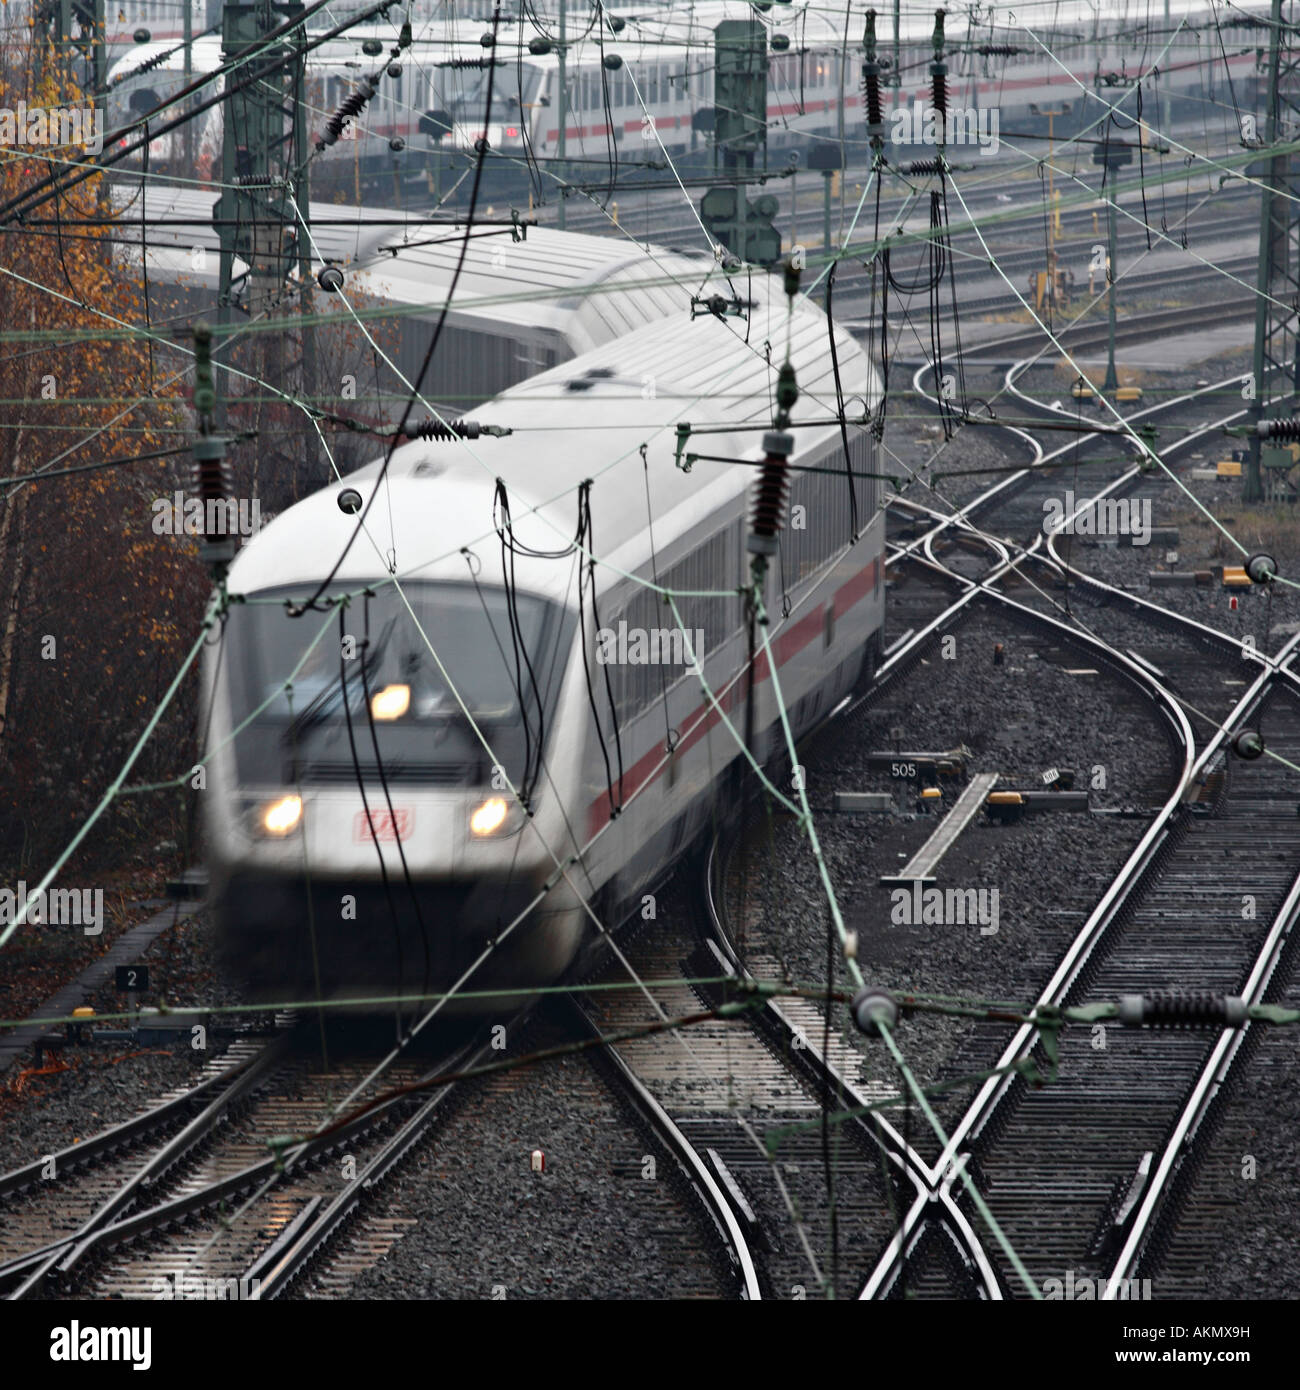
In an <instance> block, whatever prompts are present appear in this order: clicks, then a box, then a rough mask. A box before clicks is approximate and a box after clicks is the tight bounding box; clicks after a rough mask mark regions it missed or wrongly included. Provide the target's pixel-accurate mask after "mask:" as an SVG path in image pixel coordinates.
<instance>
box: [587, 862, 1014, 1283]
mask: <svg viewBox="0 0 1300 1390" xmlns="http://www.w3.org/2000/svg"><path fill="white" fill-rule="evenodd" d="M731 843H732V841H731V838H730V837H727V838H725V839H724V840H723V841H722V842H721V845H720V846H719V845H715V847H714V850H715V852H714V853H713V854H711V855H710V856H709V859H708V863H707V866H706V868H705V878H706V883H705V890H704V892H703V893H702V894H701V895H700V898H699V899H698V900H697V899H695V898H694V896H693V895H691V896H687V894H686V893H684V892H679V893H674V894H673V895H672V896H671V897H670V898H665V899H661V906H662V907H663V908H664V909H665V910H664V911H663V912H662V913H661V914H660V920H659V921H658V922H657V924H656V930H655V931H654V932H653V933H650V932H646V933H642V934H639V935H638V936H636V937H634V938H633V939H632V940H631V941H629V942H625V943H623V944H622V951H621V961H622V963H623V966H624V969H626V970H627V971H629V972H630V973H631V976H632V978H633V979H635V980H640V981H647V980H650V981H664V980H674V979H680V980H682V981H683V983H674V984H671V985H667V986H665V985H655V986H653V987H648V988H647V989H646V990H645V991H644V992H640V991H619V992H607V991H601V992H599V993H593V994H591V995H587V996H583V997H581V998H580V999H579V1000H578V1001H577V1002H576V1004H575V1007H577V1008H579V1009H580V1010H581V1012H582V1015H583V1017H584V1018H585V1019H586V1020H587V1023H588V1026H589V1027H590V1028H591V1029H592V1030H593V1031H594V1032H598V1033H599V1034H600V1035H602V1036H608V1035H610V1034H616V1033H619V1032H622V1031H625V1030H628V1029H629V1028H634V1027H636V1026H637V1025H638V1024H639V1023H642V1022H644V1021H645V1019H646V1017H647V1008H646V1004H647V999H649V1000H650V1001H651V1016H653V1017H661V1018H672V1017H679V1016H689V1015H691V1014H694V1013H698V1012H699V1011H700V1010H701V1007H702V1006H704V1007H709V1006H716V1005H719V1004H722V1003H724V1002H726V1001H728V1000H730V1001H735V1000H737V999H743V998H745V997H747V996H746V990H747V986H750V985H752V981H753V977H752V976H751V975H750V974H749V972H748V970H747V969H746V967H745V966H743V965H742V964H741V963H740V961H739V959H738V958H737V956H736V955H735V949H734V947H733V945H732V942H731V939H730V935H729V930H728V926H727V923H726V915H725V910H724V909H723V908H721V907H720V906H719V904H720V903H721V901H722V895H721V894H720V893H715V891H714V889H715V888H716V887H717V886H718V884H719V876H720V875H723V874H725V867H723V865H724V861H725V857H726V855H727V853H728V846H729V845H730V844H731ZM719 850H720V854H719ZM668 922H671V923H672V924H673V925H672V926H668V925H667V923H668ZM753 964H755V966H756V967H757V968H759V969H760V970H762V971H763V972H764V973H765V974H767V973H768V971H769V970H771V969H772V968H774V967H775V962H770V961H757V962H753ZM608 973H609V974H611V975H615V976H617V975H620V974H621V973H622V972H621V971H620V969H619V967H618V966H615V965H612V964H611V965H610V966H609V967H608ZM719 973H721V974H723V975H724V976H726V977H727V981H728V983H727V984H725V985H723V986H721V987H718V986H710V985H703V984H701V985H691V984H689V983H685V982H684V981H689V980H690V979H692V978H695V979H701V978H704V977H716V976H717V975H718V974H719ZM769 978H770V976H769ZM749 997H750V999H751V1002H754V1003H755V1004H758V1003H759V1001H757V1000H754V998H753V996H752V995H751V996H749ZM822 1029H823V1016H822V1015H821V1014H820V1013H818V1012H817V1010H816V1009H815V1008H813V1007H812V1006H811V1005H810V1004H809V1003H808V1002H807V1001H806V1000H803V999H798V998H789V997H783V998H781V999H779V1000H771V999H769V1000H766V1001H763V1002H761V1007H759V1008H757V1009H756V1011H755V1012H754V1014H753V1016H752V1017H748V1018H747V1019H746V1020H736V1021H724V1020H721V1019H718V1020H711V1021H708V1022H703V1023H699V1024H697V1025H695V1026H693V1027H691V1028H690V1029H689V1030H682V1031H681V1032H680V1033H678V1032H676V1031H673V1032H662V1033H657V1034H655V1035H654V1036H653V1037H647V1038H643V1039H637V1040H634V1041H629V1042H624V1043H619V1044H616V1045H615V1046H614V1047H613V1048H612V1049H611V1052H612V1055H613V1057H614V1060H615V1065H616V1066H617V1067H618V1069H619V1071H620V1072H621V1073H622V1074H623V1075H624V1077H625V1078H626V1079H627V1080H628V1082H629V1084H632V1085H634V1086H635V1087H636V1088H637V1090H638V1091H639V1092H640V1093H641V1095H642V1098H641V1099H640V1101H639V1102H638V1103H639V1104H640V1105H642V1106H647V1107H649V1108H651V1109H653V1111H654V1112H655V1113H656V1114H658V1115H659V1116H661V1117H662V1118H661V1120H660V1122H661V1123H663V1120H664V1119H669V1117H671V1118H670V1119H669V1123H671V1125H672V1126H673V1128H674V1129H675V1130H676V1132H677V1133H678V1134H679V1135H680V1136H681V1137H680V1139H679V1140H677V1141H676V1148H677V1151H678V1156H679V1158H680V1159H681V1160H682V1162H683V1164H684V1165H685V1167H686V1168H687V1170H688V1172H689V1173H690V1175H691V1179H692V1181H693V1183H694V1184H695V1185H696V1187H697V1189H698V1190H699V1191H700V1193H701V1196H702V1200H704V1201H705V1202H706V1204H707V1205H708V1207H709V1209H710V1211H711V1214H712V1216H713V1218H714V1220H715V1221H716V1222H717V1223H718V1226H719V1228H720V1229H724V1230H725V1231H726V1232H727V1238H728V1241H729V1243H730V1245H731V1247H732V1249H733V1251H734V1252H735V1253H734V1255H733V1258H734V1259H735V1261H736V1264H737V1266H738V1268H740V1269H742V1270H744V1271H745V1294H746V1296H747V1297H759V1296H766V1297H776V1298H803V1297H817V1296H826V1295H827V1294H828V1293H829V1291H830V1289H831V1288H832V1286H834V1287H837V1288H839V1290H840V1292H841V1293H842V1292H843V1290H844V1289H845V1288H847V1287H850V1286H853V1287H855V1286H856V1282H857V1279H858V1277H860V1276H859V1275H858V1273H857V1272H856V1269H855V1266H856V1265H857V1264H858V1263H860V1261H861V1252H862V1250H864V1249H869V1248H871V1244H872V1242H873V1239H878V1238H879V1237H880V1235H881V1234H882V1233H883V1232H884V1230H886V1229H887V1227H888V1224H889V1223H888V1212H889V1211H890V1209H891V1206H893V1205H896V1204H897V1203H898V1200H899V1194H900V1193H906V1194H908V1197H907V1198H906V1199H910V1197H912V1196H916V1195H919V1194H925V1193H928V1192H929V1190H930V1186H931V1184H932V1182H933V1178H934V1175H933V1174H931V1172H930V1171H929V1166H928V1165H927V1164H926V1163H925V1161H924V1160H923V1159H922V1158H921V1156H920V1154H919V1152H918V1151H917V1150H916V1149H915V1148H914V1147H913V1146H911V1145H910V1144H908V1143H907V1142H906V1140H905V1139H904V1137H903V1136H902V1135H900V1134H899V1132H898V1131H897V1129H896V1128H895V1127H894V1126H893V1125H892V1124H891V1123H890V1122H888V1121H887V1120H883V1119H881V1118H880V1117H879V1116H877V1115H874V1114H873V1115H870V1116H866V1117H863V1116H858V1117H856V1118H854V1119H852V1120H851V1121H850V1122H848V1123H847V1124H846V1125H845V1126H844V1127H843V1130H842V1131H841V1130H840V1128H839V1127H838V1126H836V1127H835V1129H834V1135H835V1138H834V1144H835V1157H834V1167H835V1179H834V1183H833V1189H834V1192H835V1198H834V1202H833V1203H832V1200H831V1197H830V1186H829V1185H828V1181H827V1176H826V1169H825V1164H826V1162H827V1161H828V1157H827V1155H828V1151H827V1150H824V1148H823V1142H824V1141H823V1136H822V1131H821V1123H820V1121H821V1115H822V1108H823V1105H825V1104H828V1103H829V1104H832V1105H836V1106H849V1107H859V1108H861V1107H867V1106H868V1105H869V1104H870V1103H871V1101H870V1097H869V1094H868V1093H867V1092H865V1091H864V1090H863V1089H862V1088H861V1087H860V1086H859V1085H858V1084H857V1082H856V1081H855V1080H854V1073H855V1072H856V1067H857V1063H858V1059H857V1057H856V1055H855V1054H854V1053H852V1052H851V1051H850V1050H849V1049H847V1048H846V1047H845V1045H844V1044H843V1043H842V1042H841V1041H840V1040H839V1039H838V1038H834V1039H833V1041H832V1043H831V1047H830V1050H829V1055H828V1054H827V1052H826V1051H825V1050H824V1049H823V1046H822V1042H821V1035H822ZM774 1136H775V1142H774V1143H773V1144H771V1145H769V1140H771V1139H773V1137H774ZM941 1200H943V1201H944V1203H945V1205H944V1210H945V1212H946V1213H947V1217H948V1221H947V1223H946V1224H945V1232H946V1234H947V1237H948V1241H949V1267H948V1268H947V1269H946V1271H945V1286H946V1287H948V1288H949V1290H950V1292H952V1293H954V1294H956V1295H958V1296H965V1295H976V1294H977V1295H978V1296H982V1297H988V1298H999V1297H1001V1290H1000V1288H999V1286H998V1284H997V1281H996V1279H995V1278H994V1277H993V1273H992V1269H991V1267H990V1266H989V1265H988V1264H987V1262H986V1261H985V1260H984V1259H983V1253H982V1250H981V1248H980V1245H979V1242H978V1241H977V1240H975V1239H974V1236H973V1233H972V1232H971V1229H970V1226H969V1222H968V1221H967V1220H966V1218H965V1217H964V1216H963V1215H962V1214H961V1213H960V1212H958V1211H957V1209H956V1208H955V1206H952V1205H951V1204H950V1202H948V1201H947V1198H946V1194H944V1195H942V1196H941ZM832 1226H833V1227H834V1229H832ZM742 1239H743V1240H744V1241H745V1242H746V1243H747V1247H748V1255H747V1256H746V1255H744V1254H742V1253H741V1240H742ZM837 1248H838V1252H839V1259H838V1270H839V1271H841V1274H840V1281H839V1284H838V1285H836V1283H835V1273H836V1272H837V1270H836V1265H837V1261H836V1250H837ZM843 1271H850V1272H848V1273H845V1272H843Z"/></svg>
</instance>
